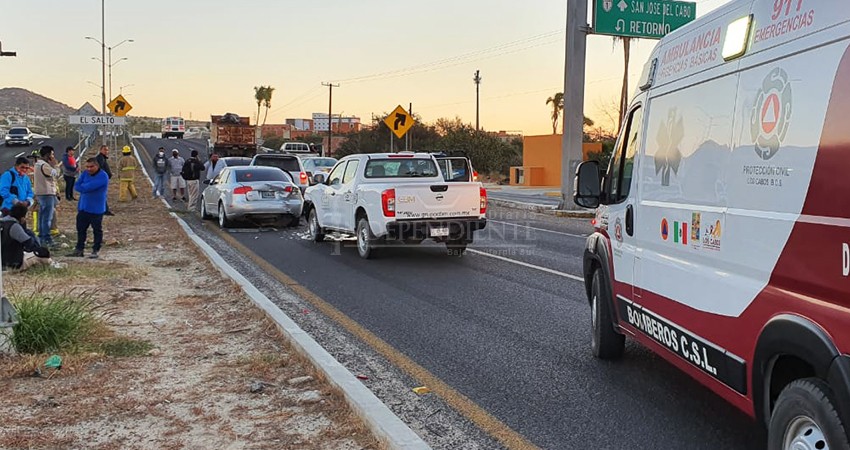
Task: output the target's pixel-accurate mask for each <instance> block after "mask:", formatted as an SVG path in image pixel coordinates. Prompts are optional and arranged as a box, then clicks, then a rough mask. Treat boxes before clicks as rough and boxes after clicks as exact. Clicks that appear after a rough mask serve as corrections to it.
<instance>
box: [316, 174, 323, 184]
mask: <svg viewBox="0 0 850 450" xmlns="http://www.w3.org/2000/svg"><path fill="white" fill-rule="evenodd" d="M313 182H314V183H316V184H325V174H323V173H317V174H315V175H313Z"/></svg>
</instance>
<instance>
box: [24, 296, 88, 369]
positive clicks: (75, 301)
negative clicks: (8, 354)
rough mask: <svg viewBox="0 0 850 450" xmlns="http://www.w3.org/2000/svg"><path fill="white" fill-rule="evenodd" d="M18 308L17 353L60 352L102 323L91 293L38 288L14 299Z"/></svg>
mask: <svg viewBox="0 0 850 450" xmlns="http://www.w3.org/2000/svg"><path fill="white" fill-rule="evenodd" d="M12 303H13V304H14V305H15V309H17V312H18V324H17V325H15V326H14V328H13V330H12V331H13V335H12V339H11V341H12V345H13V346H14V347H15V350H16V351H17V352H18V353H31V354H37V353H47V352H57V351H60V350H63V349H67V348H69V347H74V346H76V345H79V344H80V343H81V341H82V340H83V339H85V338H86V337H87V336H88V335H89V334H90V333H92V332H93V331H94V329H95V328H96V326H97V325H98V324H99V323H100V316H99V314H98V312H97V306H96V305H95V303H94V300H93V298H92V297H91V295H88V294H85V293H84V294H82V295H77V296H74V295H73V294H72V293H70V292H67V293H64V294H60V295H56V296H48V295H44V294H42V293H40V292H36V293H33V294H29V295H23V296H18V297H17V298H13V299H12Z"/></svg>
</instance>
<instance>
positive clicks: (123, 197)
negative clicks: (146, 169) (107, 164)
mask: <svg viewBox="0 0 850 450" xmlns="http://www.w3.org/2000/svg"><path fill="white" fill-rule="evenodd" d="M138 166H139V162H138V161H136V157H135V156H133V150H132V149H131V148H130V146H129V145H125V146H124V148H122V149H121V159H119V160H118V172H119V173H120V175H119V182H120V183H121V184H120V185H118V201H119V202H126V201H129V200H128V199H127V195H128V194H129V196H130V200H135V199H136V198H137V197H138V196H139V194H138V193H136V183H135V178H136V167H138Z"/></svg>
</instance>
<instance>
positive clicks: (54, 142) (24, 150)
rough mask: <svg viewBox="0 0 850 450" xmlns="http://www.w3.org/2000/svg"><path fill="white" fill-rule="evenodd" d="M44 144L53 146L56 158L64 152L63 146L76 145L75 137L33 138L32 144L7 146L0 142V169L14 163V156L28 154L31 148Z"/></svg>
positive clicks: (7, 167)
mask: <svg viewBox="0 0 850 450" xmlns="http://www.w3.org/2000/svg"><path fill="white" fill-rule="evenodd" d="M44 145H50V146H52V147H53V150H54V153H55V154H56V158H57V159H61V158H62V155H63V154H64V153H65V148H66V147H69V146H74V145H77V139H35V140H33V142H32V145H27V146H24V145H14V146H12V147H9V146H7V145H6V144H5V143H2V144H0V170H9V168H10V167H12V166H13V165H14V164H15V158H16V157H17V156H18V155H20V156H28V155H29V154H30V153H32V151H33V150H37V149H40V148H41V147H42V146H44Z"/></svg>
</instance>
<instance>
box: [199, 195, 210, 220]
mask: <svg viewBox="0 0 850 450" xmlns="http://www.w3.org/2000/svg"><path fill="white" fill-rule="evenodd" d="M201 219H202V220H210V219H212V216H211V215H210V213H209V212H207V202H206V200H204V197H201Z"/></svg>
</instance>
